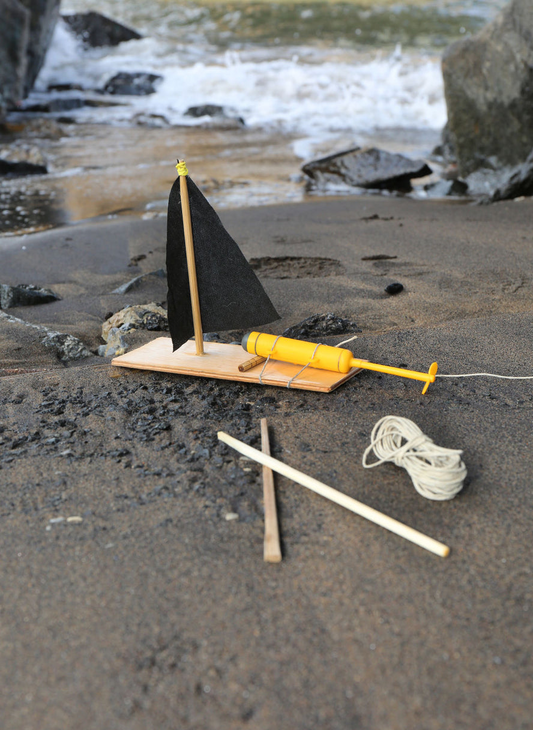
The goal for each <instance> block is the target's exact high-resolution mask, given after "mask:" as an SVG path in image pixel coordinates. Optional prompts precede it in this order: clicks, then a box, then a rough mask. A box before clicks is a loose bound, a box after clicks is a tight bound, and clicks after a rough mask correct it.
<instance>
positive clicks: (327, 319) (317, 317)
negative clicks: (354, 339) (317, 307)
mask: <svg viewBox="0 0 533 730" xmlns="http://www.w3.org/2000/svg"><path fill="white" fill-rule="evenodd" d="M354 332H361V330H360V329H359V327H358V326H357V325H356V323H355V322H352V320H351V319H343V318H342V317H338V316H337V315H336V314H333V312H326V314H313V315H312V316H311V317H307V319H304V320H302V322H299V323H298V324H294V325H292V327H287V329H286V330H284V331H283V333H282V334H283V337H292V338H293V339H295V340H306V339H313V338H315V339H316V338H318V337H336V336H338V335H347V334H350V335H351V334H353V333H354Z"/></svg>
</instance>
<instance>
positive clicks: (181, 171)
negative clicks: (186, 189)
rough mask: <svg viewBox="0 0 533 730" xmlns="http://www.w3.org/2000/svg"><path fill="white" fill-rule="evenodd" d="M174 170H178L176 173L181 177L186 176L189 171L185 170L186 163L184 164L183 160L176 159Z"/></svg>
mask: <svg viewBox="0 0 533 730" xmlns="http://www.w3.org/2000/svg"><path fill="white" fill-rule="evenodd" d="M176 170H177V171H178V175H180V176H183V177H186V176H187V175H188V174H189V171H188V170H187V165H186V164H185V160H178V164H177V165H176Z"/></svg>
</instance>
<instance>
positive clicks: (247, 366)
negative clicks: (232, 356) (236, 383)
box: [239, 355, 266, 373]
mask: <svg viewBox="0 0 533 730" xmlns="http://www.w3.org/2000/svg"><path fill="white" fill-rule="evenodd" d="M265 360H266V357H261V355H256V356H255V357H251V358H250V359H249V360H245V361H244V362H241V364H240V365H239V372H240V373H245V372H246V371H247V370H251V369H252V368H255V366H256V365H261V363H262V362H265Z"/></svg>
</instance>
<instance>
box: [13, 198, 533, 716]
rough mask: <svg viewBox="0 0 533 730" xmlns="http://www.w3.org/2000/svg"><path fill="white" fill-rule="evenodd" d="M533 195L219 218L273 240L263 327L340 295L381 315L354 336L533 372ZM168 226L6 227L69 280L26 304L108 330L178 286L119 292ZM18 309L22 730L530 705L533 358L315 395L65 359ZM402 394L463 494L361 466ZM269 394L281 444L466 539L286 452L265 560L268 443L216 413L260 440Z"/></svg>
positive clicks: (402, 408)
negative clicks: (446, 454)
mask: <svg viewBox="0 0 533 730" xmlns="http://www.w3.org/2000/svg"><path fill="white" fill-rule="evenodd" d="M532 212H533V202H532V201H531V200H530V199H528V200H522V201H519V202H509V203H500V204H496V205H492V206H479V205H477V206H476V205H460V204H457V203H449V204H446V203H436V202H422V201H416V200H408V199H398V198H384V197H375V196H363V197H353V198H345V199H342V198H338V199H337V198H335V199H334V198H331V199H329V200H320V199H316V200H311V201H308V202H304V203H300V204H297V205H276V206H264V207H259V208H246V209H241V210H223V211H221V218H222V220H223V222H224V223H225V225H226V227H227V228H228V230H229V231H230V233H231V234H232V235H233V237H234V238H235V240H236V241H237V242H238V243H239V244H240V245H241V247H242V250H243V251H244V253H245V255H246V256H247V258H249V259H251V258H256V259H262V261H260V262H259V266H260V268H259V269H258V274H259V276H260V278H261V281H262V283H263V285H264V287H265V289H266V290H267V291H268V293H269V295H270V296H271V298H272V300H273V302H274V304H275V305H276V307H277V309H278V311H279V313H280V315H281V317H282V319H281V321H280V322H276V323H273V324H272V325H270V326H269V327H266V328H264V329H265V331H270V332H276V333H277V332H281V331H282V329H284V328H285V327H287V326H289V325H292V324H295V323H297V322H299V321H300V320H302V319H304V318H305V317H308V316H310V315H312V314H316V313H324V312H334V313H335V314H337V315H339V316H343V317H348V318H349V319H352V320H354V321H355V322H356V323H357V324H358V326H359V328H360V329H361V330H362V332H361V333H360V334H359V338H358V339H357V340H356V341H355V342H353V343H352V344H351V347H352V349H353V351H354V352H355V353H356V354H357V355H358V356H360V357H362V358H366V359H369V360H372V361H374V362H382V363H385V364H390V365H403V366H407V367H410V368H413V369H418V370H427V368H428V367H429V365H430V363H431V362H433V361H437V362H438V363H439V370H440V372H441V373H472V372H480V371H481V372H494V373H501V374H506V375H515V376H519V375H533V365H532V363H533V358H532V350H533V346H532V342H533V313H532V312H533V296H532V289H531V281H532V279H533V263H532V259H531V249H532V245H533V231H532V228H531V215H532ZM165 232H166V221H165V219H164V217H158V218H155V219H153V220H141V219H139V218H134V217H122V218H119V219H116V220H105V221H101V220H100V221H94V222H87V223H79V224H77V225H65V226H62V227H59V228H56V229H54V230H50V231H45V232H42V233H36V234H34V235H31V236H25V237H20V236H15V237H4V238H2V239H0V271H1V272H2V283H8V284H18V283H31V284H38V285H42V286H47V287H50V288H52V289H53V290H54V291H55V292H57V293H58V294H59V295H60V296H61V297H62V299H61V301H58V302H54V303H51V304H46V305H42V306H37V307H22V308H17V309H11V310H9V313H10V314H12V315H13V316H15V317H19V318H20V319H22V320H25V321H26V322H30V323H33V324H44V325H46V326H49V327H52V328H53V329H57V330H59V331H61V332H64V333H68V334H72V335H75V336H76V337H79V338H80V339H81V340H82V341H83V342H84V343H85V344H86V345H87V346H88V347H89V349H90V350H91V351H96V350H97V348H98V346H99V345H100V344H102V339H101V336H100V333H101V326H102V323H103V321H104V317H105V316H106V314H107V313H108V312H114V311H117V310H118V309H120V308H121V307H122V306H125V305H126V304H136V303H146V302H151V301H156V302H164V301H165V299H166V285H165V281H164V279H159V278H148V279H146V280H145V281H144V282H143V283H142V285H141V286H139V287H138V288H136V289H134V290H132V291H131V292H129V293H128V294H125V295H117V294H113V293H112V291H113V290H114V289H115V288H116V287H118V286H119V285H121V284H123V283H125V282H126V281H128V280H129V279H131V278H133V277H134V276H135V275H138V274H141V273H146V272H149V271H154V270H157V269H159V268H161V267H162V266H163V265H164V256H165ZM376 256H381V257H382V258H377V259H376V258H375V257H376ZM383 256H388V257H395V258H383ZM142 257H144V258H142ZM288 257H293V258H292V259H289V258H288ZM368 257H374V258H373V259H368ZM324 258H326V259H330V260H333V262H331V261H330V262H324V261H322V260H321V259H324ZM294 259H296V261H295V260H294ZM324 271H327V272H329V273H330V274H331V275H329V276H323V275H322V274H323V273H324ZM393 282H400V283H402V284H403V286H404V291H403V292H401V293H400V294H398V295H396V296H389V295H388V294H386V293H385V291H384V289H385V287H386V286H387V285H388V284H390V283H393ZM0 333H1V337H0V368H1V373H2V374H3V375H4V377H3V378H2V379H1V380H0V404H1V408H0V442H1V444H2V446H1V451H0V482H1V484H2V518H1V519H2V529H1V531H0V545H1V555H2V562H3V569H2V571H1V573H0V595H1V603H0V605H1V610H2V621H1V622H0V644H1V646H2V657H3V661H2V663H1V666H0V706H1V707H2V722H1V725H2V728H3V730H15V729H16V730H19V729H22V728H25V729H28V730H29V729H31V730H33V729H34V728H35V729H37V728H39V730H57V729H59V728H83V729H84V730H85V729H87V730H90V729H93V728H94V729H95V730H96V729H98V730H101V729H102V728H106V730H112V729H114V728H131V729H132V730H137V729H139V730H141V729H143V730H144V729H146V728H158V730H163V729H164V728H169V729H172V730H189V729H190V730H193V729H194V730H207V729H209V730H219V729H220V730H226V729H227V730H235V729H237V728H254V730H272V728H277V729H278V730H309V729H310V728H318V727H320V728H328V730H330V729H331V730H348V729H350V730H376V729H378V728H379V730H406V729H409V730H411V729H413V730H414V729H418V728H420V729H422V728H423V729H424V730H448V729H450V730H461V729H462V728H464V729H465V730H491V729H494V730H526V728H530V727H531V717H532V714H533V693H532V687H531V671H532V666H531V638H532V630H533V624H532V616H533V603H532V600H533V587H532V570H533V568H532V566H531V548H530V543H531V530H532V527H533V519H532V511H531V503H532V497H531V474H532V466H533V464H532V457H531V416H532V410H533V381H531V380H530V381H528V380H494V379H487V378H468V379H462V380H461V379H449V380H448V379H441V380H437V382H436V383H435V384H434V385H432V386H430V388H429V391H428V393H427V394H426V395H425V396H422V395H421V384H420V383H418V382H415V381H410V380H403V379H400V378H395V377H393V376H385V375H383V376H379V375H377V374H375V373H369V372H367V373H363V374H360V375H359V376H357V377H356V378H354V379H353V380H352V381H350V382H349V383H347V384H345V385H343V386H342V387H341V388H339V389H338V390H337V391H335V392H334V393H331V394H317V393H309V392H304V391H295V390H294V391H293V390H286V389H278V388H269V387H261V386H247V385H242V384H237V383H230V382H222V381H215V380H203V379H195V378H191V377H186V376H178V375H174V376H173V375H168V374H162V373H150V372H142V371H129V370H125V369H118V368H114V367H112V366H111V364H110V360H109V359H107V360H106V359H102V358H99V357H97V356H96V355H95V356H94V357H92V358H87V359H85V360H82V361H79V362H78V363H76V364H72V365H69V366H68V367H65V366H63V365H61V363H59V362H58V361H57V359H56V358H55V356H54V354H53V352H52V351H50V350H49V349H47V348H45V347H44V346H43V345H42V344H41V342H40V339H39V337H38V336H37V334H36V333H37V330H35V329H33V328H29V327H27V326H25V325H23V324H20V323H17V322H13V321H7V320H6V319H5V318H1V319H0ZM160 334H161V333H149V332H148V333H146V332H145V333H142V334H141V335H139V342H141V341H146V339H147V338H148V339H149V338H152V337H154V336H160ZM226 334H227V333H226ZM231 336H232V333H229V335H228V337H229V338H231ZM338 339H342V338H338ZM336 341H337V340H335V339H332V340H331V341H330V343H331V344H334V343H335V342H336ZM389 414H394V415H399V416H404V417H407V418H410V419H412V420H413V421H415V422H416V423H417V424H418V425H419V426H420V428H421V429H422V430H423V431H424V432H425V433H426V434H428V435H429V436H430V437H431V438H433V439H434V441H435V442H436V443H437V444H439V445H441V446H446V447H450V448H459V449H463V451H464V454H463V458H464V461H465V463H466V466H467V469H468V477H467V481H466V484H465V487H464V489H463V491H462V492H461V493H460V494H459V495H458V496H457V497H456V498H455V499H454V500H452V501H449V502H431V501H428V500H427V499H424V498H423V497H421V496H420V495H419V494H418V493H417V492H416V491H415V489H414V487H413V485H412V482H411V480H410V479H409V477H408V475H407V474H406V472H405V471H404V470H403V469H400V468H398V467H396V466H393V465H391V464H387V465H384V466H381V467H379V468H377V469H374V470H364V469H363V468H362V466H361V457H362V454H363V451H364V449H365V447H366V446H367V445H368V443H369V438H370V432H371V430H372V427H373V425H374V424H375V423H376V421H377V420H378V419H379V418H381V417H382V416H385V415H389ZM262 417H267V418H268V421H269V424H270V429H271V440H272V447H273V454H274V456H276V457H278V458H280V459H282V460H283V461H285V462H287V463H288V464H291V465H292V466H295V467H297V468H299V469H302V470H303V471H305V472H307V473H309V474H311V475H313V476H315V477H316V478H318V479H321V480H323V481H324V482H326V483H327V484H330V485H331V486H333V487H335V488H337V489H339V490H340V491H342V492H345V493H346V494H349V495H350V496H352V497H354V498H356V499H358V500H360V501H362V502H364V503H366V504H369V505H371V506H373V507H375V508H377V509H378V510H381V511H383V512H385V513H386V514H388V515H390V516H392V517H395V518H396V519H398V520H401V521H403V522H405V523H406V524H408V525H410V526H412V527H414V528H416V529H418V530H420V531H422V532H425V533H427V534H428V535H430V536H432V537H434V538H436V539H438V540H441V541H442V542H444V543H446V544H447V545H449V546H450V547H451V555H450V556H449V557H448V558H447V559H441V558H438V557H436V556H434V555H432V554H430V553H427V552H425V551H423V550H422V549H420V548H418V547H416V546H414V545H412V544H410V543H408V542H406V541H404V540H402V539H401V538H399V537H398V536H396V535H393V534H391V533H388V532H386V531H385V530H383V529H382V528H380V527H377V526H375V525H373V524H371V523H369V522H367V521H365V520H363V519H362V518H359V517H356V516H355V515H353V514H351V513H349V512H347V511H345V510H343V509H342V508H340V507H337V506H335V505H333V504H331V503H329V502H326V501H325V500H323V499H322V498H320V497H318V496H317V495H315V494H312V493H310V492H308V491H306V490H305V489H304V488H303V487H300V486H298V485H295V484H293V483H291V482H289V481H288V480H286V479H284V478H281V477H280V478H276V484H277V494H278V505H279V512H280V525H281V533H282V541H283V554H284V559H283V562H282V563H280V564H278V565H267V564H265V563H264V562H263V559H262V549H263V546H262V542H263V508H262V486H261V474H260V471H259V468H257V467H255V466H254V465H253V464H251V463H250V462H246V461H243V460H241V459H239V456H238V454H236V453H234V452H232V451H230V450H228V449H227V448H226V447H225V446H222V445H221V444H219V443H218V441H217V438H216V433H217V431H218V430H224V431H227V432H228V433H230V434H231V435H233V436H236V437H238V438H241V439H245V440H246V441H248V442H249V443H251V444H252V445H259V433H260V426H259V421H260V418H262ZM227 515H238V519H231V520H228V519H226V516H227ZM71 517H77V518H81V520H80V519H78V520H75V521H68V518H71ZM60 518H63V520H60Z"/></svg>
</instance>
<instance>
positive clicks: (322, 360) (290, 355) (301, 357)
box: [242, 332, 437, 393]
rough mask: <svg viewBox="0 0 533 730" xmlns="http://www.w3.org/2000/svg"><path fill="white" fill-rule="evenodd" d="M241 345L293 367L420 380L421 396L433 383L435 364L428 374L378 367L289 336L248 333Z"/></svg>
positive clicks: (344, 352)
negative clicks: (358, 371)
mask: <svg viewBox="0 0 533 730" xmlns="http://www.w3.org/2000/svg"><path fill="white" fill-rule="evenodd" d="M242 346H243V348H244V349H245V350H246V352H250V353H252V354H254V355H260V356H261V357H269V356H270V357H271V358H272V359H273V360H281V361H282V362H290V363H294V364H295V365H310V366H311V367H313V368H318V369H320V370H333V372H336V373H348V372H349V371H350V370H351V368H364V369H365V370H376V371H377V372H379V373H388V374H390V375H399V376H401V377H403V378H412V379H413V380H422V381H423V382H425V386H424V389H423V391H422V393H425V392H426V390H427V389H428V386H429V384H430V383H434V382H435V374H436V372H437V363H436V362H434V363H433V364H432V365H431V367H430V368H429V372H427V373H419V372H417V371H416V370H404V369H403V368H393V367H389V366H388V365H378V364H376V363H373V362H367V361H366V360H359V359H358V358H355V357H354V356H353V354H352V352H351V351H350V350H346V349H344V348H342V347H331V346H330V345H317V344H316V343H313V342H304V341H302V340H293V339H290V338H289V337H276V335H267V334H265V333H260V332H250V334H248V335H245V336H244V338H243V341H242Z"/></svg>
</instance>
